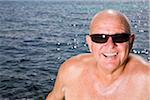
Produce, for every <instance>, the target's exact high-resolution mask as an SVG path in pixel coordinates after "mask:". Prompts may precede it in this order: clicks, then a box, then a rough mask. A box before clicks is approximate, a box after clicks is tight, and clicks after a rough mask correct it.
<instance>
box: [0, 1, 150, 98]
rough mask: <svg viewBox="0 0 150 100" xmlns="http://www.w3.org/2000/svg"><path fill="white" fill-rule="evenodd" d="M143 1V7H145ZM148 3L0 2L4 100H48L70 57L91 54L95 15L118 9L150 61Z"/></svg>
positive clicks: (0, 86)
mask: <svg viewBox="0 0 150 100" xmlns="http://www.w3.org/2000/svg"><path fill="white" fill-rule="evenodd" d="M141 4H142V5H141ZM148 5H149V3H147V2H143V3H142V2H126V3H123V2H118V3H114V2H75V1H74V2H69V1H68V2H44V1H43V2H33V1H30V2H11V1H9V2H8V1H1V2H0V100H42V99H43V100H44V99H45V97H46V96H47V94H48V92H49V91H50V90H51V89H52V88H53V85H54V82H55V78H56V74H57V71H58V68H59V66H60V64H62V62H64V61H65V60H66V59H68V58H70V57H72V56H74V55H76V54H80V53H86V52H89V50H88V48H87V45H86V43H85V36H86V35H87V34H88V33H89V29H88V27H89V23H90V20H91V18H92V17H93V16H94V15H95V14H96V13H97V12H98V11H100V10H102V9H106V8H113V9H117V10H118V9H119V10H121V11H122V12H124V13H125V14H126V15H127V16H128V17H129V18H130V20H131V22H132V29H133V31H134V32H135V33H137V38H136V40H135V44H134V47H133V50H132V52H133V53H136V54H138V55H141V56H143V57H144V59H145V60H147V61H150V55H149V52H150V49H149V46H150V44H149V23H148V20H149V16H148V13H149V12H150V11H149V6H148Z"/></svg>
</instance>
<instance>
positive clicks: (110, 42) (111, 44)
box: [106, 37, 115, 48]
mask: <svg viewBox="0 0 150 100" xmlns="http://www.w3.org/2000/svg"><path fill="white" fill-rule="evenodd" d="M106 45H107V47H109V48H113V47H114V46H115V43H114V42H113V39H112V37H109V38H108V40H107V42H106Z"/></svg>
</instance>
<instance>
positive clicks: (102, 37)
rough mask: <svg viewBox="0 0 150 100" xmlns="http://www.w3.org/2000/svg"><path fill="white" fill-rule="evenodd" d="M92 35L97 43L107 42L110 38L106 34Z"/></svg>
mask: <svg viewBox="0 0 150 100" xmlns="http://www.w3.org/2000/svg"><path fill="white" fill-rule="evenodd" d="M90 37H91V39H92V41H93V42H95V43H105V42H107V40H108V37H107V36H106V35H104V34H92V35H90Z"/></svg>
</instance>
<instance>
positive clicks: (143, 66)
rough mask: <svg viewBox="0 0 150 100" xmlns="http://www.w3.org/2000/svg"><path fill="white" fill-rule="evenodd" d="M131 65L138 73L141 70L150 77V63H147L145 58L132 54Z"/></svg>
mask: <svg viewBox="0 0 150 100" xmlns="http://www.w3.org/2000/svg"><path fill="white" fill-rule="evenodd" d="M130 58H131V60H130V62H129V63H130V64H132V65H131V66H134V67H135V69H136V71H137V70H139V71H141V72H144V73H145V74H149V75H150V63H149V62H148V61H146V60H145V59H144V58H142V57H141V56H139V55H135V54H131V55H130Z"/></svg>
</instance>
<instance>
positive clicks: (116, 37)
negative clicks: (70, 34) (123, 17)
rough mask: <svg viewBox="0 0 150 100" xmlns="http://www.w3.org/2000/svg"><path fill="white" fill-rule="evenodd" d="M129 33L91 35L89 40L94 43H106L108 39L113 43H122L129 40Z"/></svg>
mask: <svg viewBox="0 0 150 100" xmlns="http://www.w3.org/2000/svg"><path fill="white" fill-rule="evenodd" d="M130 36H131V34H130V33H116V34H113V35H108V34H91V35H90V37H91V40H92V41H93V42H95V43H106V42H107V41H108V39H109V37H111V38H112V40H113V43H123V42H127V41H129V39H130Z"/></svg>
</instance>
